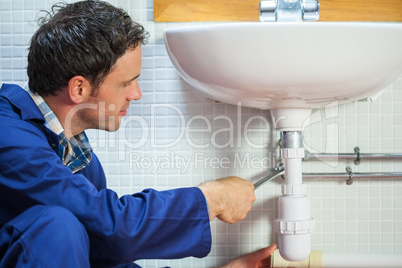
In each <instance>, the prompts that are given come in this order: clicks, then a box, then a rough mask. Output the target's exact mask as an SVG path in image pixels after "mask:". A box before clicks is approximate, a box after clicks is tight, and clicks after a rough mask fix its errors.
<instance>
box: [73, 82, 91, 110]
mask: <svg viewBox="0 0 402 268" xmlns="http://www.w3.org/2000/svg"><path fill="white" fill-rule="evenodd" d="M91 92H92V86H91V83H89V81H88V80H87V79H85V77H83V76H74V77H73V78H71V79H70V81H69V82H68V94H69V97H70V100H71V101H72V102H73V103H75V104H79V103H83V102H85V101H87V100H88V97H89V96H90V95H91Z"/></svg>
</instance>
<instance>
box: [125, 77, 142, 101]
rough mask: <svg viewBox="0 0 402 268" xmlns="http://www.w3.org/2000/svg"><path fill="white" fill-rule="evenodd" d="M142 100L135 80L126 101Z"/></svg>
mask: <svg viewBox="0 0 402 268" xmlns="http://www.w3.org/2000/svg"><path fill="white" fill-rule="evenodd" d="M141 98H142V92H141V89H140V87H139V86H138V81H137V80H135V81H134V82H133V83H132V85H131V86H130V87H129V92H128V95H127V100H128V101H132V100H139V99H141Z"/></svg>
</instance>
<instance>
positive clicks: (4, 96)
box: [0, 84, 43, 121]
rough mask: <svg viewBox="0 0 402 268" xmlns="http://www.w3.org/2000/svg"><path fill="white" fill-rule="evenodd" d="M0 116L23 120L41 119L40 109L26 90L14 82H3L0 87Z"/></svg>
mask: <svg viewBox="0 0 402 268" xmlns="http://www.w3.org/2000/svg"><path fill="white" fill-rule="evenodd" d="M0 116H1V117H9V118H14V119H15V118H19V119H21V120H24V121H29V120H39V121H41V120H43V116H42V114H41V112H40V110H39V109H38V107H37V105H36V104H35V102H34V101H33V100H32V98H31V96H30V95H29V94H28V92H26V91H25V90H24V89H23V88H22V87H20V86H18V85H14V84H3V85H2V86H1V88H0Z"/></svg>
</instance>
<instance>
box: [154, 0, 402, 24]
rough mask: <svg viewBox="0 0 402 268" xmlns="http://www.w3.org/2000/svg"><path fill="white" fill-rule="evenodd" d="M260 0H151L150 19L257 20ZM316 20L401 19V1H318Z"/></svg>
mask: <svg viewBox="0 0 402 268" xmlns="http://www.w3.org/2000/svg"><path fill="white" fill-rule="evenodd" d="M259 2H260V0H154V21H156V22H185V21H259ZM319 2H320V21H398V22H399V21H402V0H364V1H363V0H321V1H319Z"/></svg>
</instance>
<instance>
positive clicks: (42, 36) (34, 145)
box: [0, 0, 276, 268]
mask: <svg viewBox="0 0 402 268" xmlns="http://www.w3.org/2000/svg"><path fill="white" fill-rule="evenodd" d="M146 38H147V33H146V32H145V31H144V29H143V27H142V26H141V25H139V24H137V23H135V22H133V21H132V20H131V19H130V17H129V16H128V15H127V14H126V12H124V11H123V10H121V9H118V8H115V7H113V6H111V5H110V4H108V3H105V2H101V1H94V0H91V1H82V2H77V3H74V4H65V5H59V6H54V7H53V9H52V12H50V13H48V15H47V16H46V17H45V18H43V19H42V22H41V26H40V28H39V29H38V31H37V32H36V33H35V34H34V36H33V37H32V39H31V43H30V47H29V53H28V68H27V72H28V77H29V82H28V87H26V88H25V89H22V88H20V87H19V86H16V85H10V84H4V85H3V86H2V88H1V90H0V124H1V131H0V228H1V229H0V267H73V268H76V267H80V268H82V267H115V266H119V267H123V266H124V267H138V265H136V264H134V263H133V261H135V260H139V259H150V258H152V259H176V258H184V257H188V256H194V257H205V256H207V254H208V253H209V252H210V249H211V233H210V225H209V221H210V220H212V219H213V218H215V217H217V218H218V219H220V220H221V221H224V222H226V223H235V222H237V221H240V220H242V219H243V218H244V217H245V216H246V214H247V213H248V211H249V210H250V209H251V205H252V203H253V202H254V200H255V196H254V186H253V184H251V183H250V182H249V181H247V180H243V179H241V178H238V177H227V178H222V179H218V180H215V181H209V182H206V183H204V184H202V185H201V186H199V187H190V188H182V189H173V190H168V191H156V190H152V189H146V190H144V191H142V192H140V193H135V194H132V195H125V196H122V197H120V198H119V197H118V196H117V194H116V193H115V192H113V191H112V190H110V189H107V188H106V179H105V175H104V172H103V170H102V166H101V164H100V162H99V160H98V158H97V157H96V155H95V154H94V153H93V151H92V149H91V146H90V145H89V141H88V139H87V137H86V135H85V132H84V131H85V130H87V129H102V130H106V131H116V130H117V129H118V128H119V126H120V120H121V118H122V117H124V116H125V115H126V113H127V109H128V107H129V105H130V102H131V101H135V100H139V99H140V98H141V91H140V89H139V87H138V83H137V78H138V77H139V75H140V70H141V57H142V55H141V46H142V45H144V43H145V41H146ZM222 193H224V194H222ZM275 247H276V245H271V246H270V247H267V248H263V249H261V250H259V251H256V252H253V253H250V254H247V255H244V256H242V257H239V258H238V259H235V260H233V261H232V262H230V263H229V264H227V265H226V267H262V266H264V265H266V263H264V260H265V259H267V258H268V257H269V256H270V254H271V253H272V251H273V250H274V249H275Z"/></svg>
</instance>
